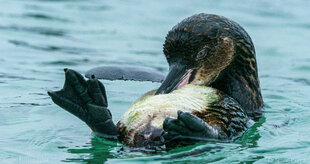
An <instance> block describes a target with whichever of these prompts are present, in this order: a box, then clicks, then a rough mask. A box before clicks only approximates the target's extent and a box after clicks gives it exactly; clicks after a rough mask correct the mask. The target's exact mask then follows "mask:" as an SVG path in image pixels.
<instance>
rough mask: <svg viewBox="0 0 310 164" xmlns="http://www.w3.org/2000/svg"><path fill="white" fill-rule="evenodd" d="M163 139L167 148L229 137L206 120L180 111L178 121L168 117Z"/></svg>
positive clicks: (164, 126)
mask: <svg viewBox="0 0 310 164" xmlns="http://www.w3.org/2000/svg"><path fill="white" fill-rule="evenodd" d="M163 129H164V132H163V134H162V137H163V138H164V140H165V143H166V145H167V146H172V147H174V146H177V145H180V144H187V143H192V142H199V141H203V142H209V141H218V140H223V139H225V138H227V135H226V134H225V133H224V132H223V131H222V130H221V129H220V128H219V127H217V126H210V125H209V124H208V123H206V122H205V121H204V120H202V119H200V118H198V117H197V116H195V115H192V114H190V113H187V112H182V111H178V117H177V118H176V119H173V118H169V117H167V118H166V119H165V121H164V124H163Z"/></svg>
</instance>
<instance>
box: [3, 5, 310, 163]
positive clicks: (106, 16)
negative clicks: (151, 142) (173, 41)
mask: <svg viewBox="0 0 310 164" xmlns="http://www.w3.org/2000/svg"><path fill="white" fill-rule="evenodd" d="M309 8H310V1H307V0H296V1H288V0H287V1H280V0H273V1H269V0H262V1H259V0H256V1H254V0H253V1H245V0H243V1H234V2H233V1H205V0H193V1H178V0H174V1H169V2H168V1H142V0H141V1H138V0H133V1H121V0H118V1H116V0H115V1H99V0H98V1H97V0H67V1H66V0H0V20H1V21H0V163H1V164H6V163H12V164H16V163H52V164H54V163H62V162H72V163H103V162H105V161H107V162H110V163H116V162H117V163H118V162H123V163H129V162H131V163H137V162H141V163H144V162H157V163H160V162H184V163H186V162H197V163H198V162H200V163H203V162H214V163H254V162H256V163H310V162H308V161H310V147H309V146H310V101H309V97H310V87H309V85H310V76H309V75H310V46H309V38H310V19H309V18H310V10H309ZM200 12H205V13H214V14H219V15H223V16H226V17H229V18H231V19H233V20H235V21H237V22H238V23H240V24H241V25H242V26H243V27H244V28H245V29H246V30H247V31H248V33H249V34H250V36H251V37H252V39H253V42H254V44H255V47H256V52H257V60H258V67H259V76H260V81H261V88H262V93H263V96H264V102H265V108H266V113H265V117H264V118H262V119H261V120H260V121H259V122H258V123H256V124H255V125H254V126H253V127H252V128H251V129H250V130H249V131H248V132H247V133H246V134H245V135H244V136H243V137H242V138H240V139H239V140H237V141H236V142H234V143H229V144H221V143H208V144H198V145H194V146H190V147H184V148H179V149H175V150H172V151H170V152H162V153H158V154H145V153H125V152H118V150H119V149H120V148H121V147H122V145H120V144H117V143H113V142H107V141H102V140H100V139H98V138H95V137H93V136H92V134H91V131H90V129H89V128H88V127H87V126H86V125H85V124H84V123H83V122H81V121H80V120H78V119H77V118H75V117H74V116H72V115H71V114H69V113H67V112H65V111H64V110H62V109H61V108H59V107H58V106H56V105H54V104H53V103H52V101H51V100H50V98H49V97H48V96H47V94H46V91H47V90H56V89H60V87H61V86H62V84H63V81H64V74H63V71H62V69H63V68H65V67H68V68H72V69H76V70H78V71H80V72H82V73H84V72H85V71H87V70H88V69H90V68H93V67H96V66H101V65H130V66H136V65H138V66H146V67H151V68H154V69H157V70H160V71H162V72H166V71H167V64H166V61H165V58H164V56H163V53H162V44H163V41H164V38H165V35H166V34H167V32H168V31H169V30H170V29H171V28H172V26H174V25H175V24H176V23H177V22H179V21H181V20H182V19H183V18H185V17H188V16H191V15H193V14H195V13H200ZM104 83H105V85H106V88H107V94H108V99H109V104H110V109H111V111H112V114H113V116H114V120H115V121H117V120H118V119H119V118H120V116H121V115H122V113H123V112H124V111H125V110H126V109H127V108H128V107H129V106H130V104H131V103H132V102H133V101H134V100H135V99H136V98H138V97H139V96H140V95H141V94H142V93H144V92H146V91H148V90H150V89H154V88H156V87H158V86H159V84H157V83H149V82H145V83H141V82H123V81H115V82H111V81H104ZM284 123H286V124H287V125H286V126H284V127H281V128H277V127H275V126H274V125H281V124H284ZM216 146H221V147H223V149H211V150H210V151H208V147H216ZM206 147H207V148H206ZM199 150H205V151H201V153H196V155H189V156H187V157H181V158H176V157H177V155H178V154H179V153H189V154H190V153H191V152H193V151H195V152H197V151H199ZM170 157H171V158H175V159H174V160H171V159H169V160H164V159H162V160H156V159H158V158H170Z"/></svg>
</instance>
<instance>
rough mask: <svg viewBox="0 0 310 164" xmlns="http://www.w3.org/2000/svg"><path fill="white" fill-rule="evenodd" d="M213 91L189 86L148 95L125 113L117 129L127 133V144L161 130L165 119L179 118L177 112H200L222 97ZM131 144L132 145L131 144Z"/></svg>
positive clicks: (207, 88)
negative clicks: (145, 133)
mask: <svg viewBox="0 0 310 164" xmlns="http://www.w3.org/2000/svg"><path fill="white" fill-rule="evenodd" d="M216 93H217V90H216V89H214V88H211V87H206V86H198V85H192V84H188V85H186V86H184V87H182V88H180V89H178V90H175V91H173V92H172V93H170V94H161V95H147V96H145V97H143V98H140V99H138V100H137V101H136V102H135V103H133V104H132V105H131V107H130V108H129V109H128V110H127V111H126V112H125V113H124V115H123V116H122V117H121V119H120V120H119V122H118V128H120V129H123V130H125V131H126V132H124V133H126V134H125V135H127V136H126V137H125V138H126V140H127V141H128V140H132V139H133V138H134V135H135V134H136V133H138V132H140V131H143V130H145V129H146V128H147V127H151V128H152V129H154V128H157V129H162V128H163V122H164V120H165V118H166V117H171V118H176V117H177V111H178V110H181V111H183V112H189V113H193V112H201V111H205V110H206V109H207V108H208V106H209V105H210V104H212V103H214V102H217V101H218V100H219V99H220V97H219V95H217V94H216ZM128 142H130V141H128Z"/></svg>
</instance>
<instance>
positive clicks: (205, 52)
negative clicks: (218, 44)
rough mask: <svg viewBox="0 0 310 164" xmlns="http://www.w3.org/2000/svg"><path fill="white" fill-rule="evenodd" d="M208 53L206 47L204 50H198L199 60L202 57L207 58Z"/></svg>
mask: <svg viewBox="0 0 310 164" xmlns="http://www.w3.org/2000/svg"><path fill="white" fill-rule="evenodd" d="M206 55H207V51H206V50H205V49H203V50H201V51H199V52H198V54H197V57H196V58H197V59H198V60H200V59H203V58H205V57H206Z"/></svg>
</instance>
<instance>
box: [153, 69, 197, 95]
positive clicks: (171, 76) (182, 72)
mask: <svg viewBox="0 0 310 164" xmlns="http://www.w3.org/2000/svg"><path fill="white" fill-rule="evenodd" d="M193 71H194V69H192V68H187V66H185V65H182V64H174V65H171V66H170V70H169V73H168V75H167V77H166V79H165V80H164V82H163V83H162V84H161V86H160V87H159V88H158V90H157V92H156V94H168V93H171V92H172V91H174V90H176V89H179V88H181V87H183V86H184V85H186V84H188V83H190V80H191V77H192V76H193Z"/></svg>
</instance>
